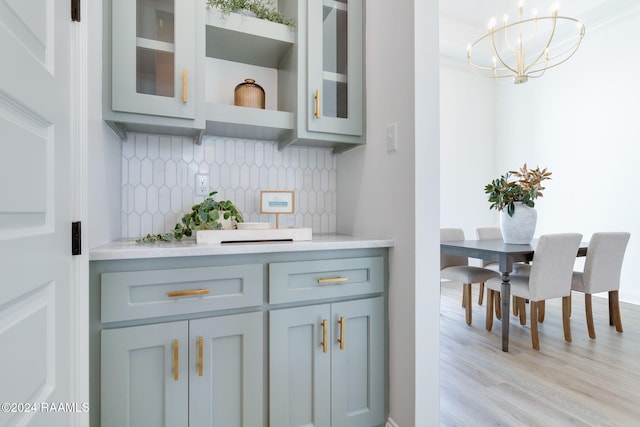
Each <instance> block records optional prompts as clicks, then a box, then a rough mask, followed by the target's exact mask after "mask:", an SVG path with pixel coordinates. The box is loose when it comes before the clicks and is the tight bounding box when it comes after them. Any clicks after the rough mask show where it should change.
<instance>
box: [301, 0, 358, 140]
mask: <svg viewBox="0 0 640 427" xmlns="http://www.w3.org/2000/svg"><path fill="white" fill-rule="evenodd" d="M362 3H363V2H362V0H323V1H313V2H309V34H308V43H309V54H308V61H309V87H308V89H309V94H310V98H311V100H310V101H311V102H310V106H311V108H310V111H311V114H310V115H309V118H308V120H309V122H308V127H309V130H312V131H318V132H330V133H341V134H347V135H361V134H362V127H363V109H364V105H363V104H364V103H363V83H364V82H363V81H362V76H363V73H362V67H363V60H364V58H363V45H362V34H363V30H364V29H363V16H364V11H363V4H362Z"/></svg>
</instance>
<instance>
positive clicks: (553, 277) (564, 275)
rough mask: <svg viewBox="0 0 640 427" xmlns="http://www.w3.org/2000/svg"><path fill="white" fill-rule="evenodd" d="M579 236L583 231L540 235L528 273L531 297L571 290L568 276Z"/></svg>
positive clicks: (554, 295) (565, 293) (547, 296)
mask: <svg viewBox="0 0 640 427" xmlns="http://www.w3.org/2000/svg"><path fill="white" fill-rule="evenodd" d="M581 239H582V235H581V234H578V233H558V234H546V235H543V236H540V238H539V239H538V244H537V246H536V249H535V253H534V255H533V262H532V265H531V274H530V275H529V292H530V294H531V300H532V301H541V300H546V299H551V298H559V297H564V296H568V295H570V294H571V276H572V275H573V266H574V264H575V260H576V255H577V253H578V247H579V246H580V240H581Z"/></svg>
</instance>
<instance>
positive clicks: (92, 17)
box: [83, 2, 122, 248]
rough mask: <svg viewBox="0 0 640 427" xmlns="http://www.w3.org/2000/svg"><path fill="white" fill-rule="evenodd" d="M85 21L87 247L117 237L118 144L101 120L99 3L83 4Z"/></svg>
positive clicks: (120, 143) (118, 209) (118, 200)
mask: <svg viewBox="0 0 640 427" xmlns="http://www.w3.org/2000/svg"><path fill="white" fill-rule="evenodd" d="M83 7H86V8H87V10H88V12H87V15H88V19H89V28H91V31H89V33H88V34H89V40H88V51H89V52H90V53H91V54H90V55H89V63H88V75H89V96H88V101H87V102H88V105H87V107H88V112H87V116H88V122H89V123H88V129H89V130H88V137H89V139H88V150H87V151H88V163H89V165H88V166H89V177H88V179H89V186H88V187H89V197H88V199H89V200H88V205H89V209H88V224H86V226H85V227H83V231H84V232H85V233H88V237H87V240H88V247H89V248H92V247H95V246H98V245H101V244H104V243H109V242H112V241H114V240H117V239H119V238H120V210H121V209H120V203H121V202H120V201H121V186H120V177H121V173H120V165H121V163H122V160H121V158H122V142H121V141H120V139H118V138H117V137H116V136H115V135H114V134H113V132H111V130H110V129H109V128H108V127H107V125H105V123H104V121H103V120H102V77H101V76H102V34H103V33H102V12H103V10H102V2H97V3H95V4H94V3H92V4H90V5H89V4H87V5H83Z"/></svg>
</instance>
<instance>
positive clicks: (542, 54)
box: [524, 15, 557, 74]
mask: <svg viewBox="0 0 640 427" xmlns="http://www.w3.org/2000/svg"><path fill="white" fill-rule="evenodd" d="M556 24H557V16H556V15H554V16H553V25H552V26H551V33H550V34H549V38H548V39H547V44H546V45H545V46H544V48H543V49H542V51H541V52H540V54H539V55H538V57H537V58H536V59H535V60H534V61H533V62H531V63H530V64H529V65H527V66H526V67H525V68H524V74H527V73H528V72H529V69H530V68H531V67H532V66H534V65H535V64H537V63H538V61H539V60H540V58H542V57H543V56H544V55H546V54H547V53H548V52H549V46H551V42H552V41H553V36H554V35H555V33H556ZM545 62H548V58H547V59H546V60H545Z"/></svg>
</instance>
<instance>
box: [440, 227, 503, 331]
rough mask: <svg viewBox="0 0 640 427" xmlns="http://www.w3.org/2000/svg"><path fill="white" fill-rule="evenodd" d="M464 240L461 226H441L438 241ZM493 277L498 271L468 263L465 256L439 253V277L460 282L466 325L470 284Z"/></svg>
mask: <svg viewBox="0 0 640 427" xmlns="http://www.w3.org/2000/svg"><path fill="white" fill-rule="evenodd" d="M461 240H465V238H464V231H463V230H462V229H461V228H441V229H440V241H461ZM493 277H500V273H498V272H496V271H493V270H490V269H488V268H482V267H477V266H471V265H469V260H468V259H467V257H462V256H456V255H447V254H440V278H442V279H445V280H452V281H455V282H462V306H463V307H464V309H465V317H466V322H467V325H471V320H472V303H471V297H472V295H471V284H472V283H485V282H486V281H487V280H489V279H491V278H493Z"/></svg>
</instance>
